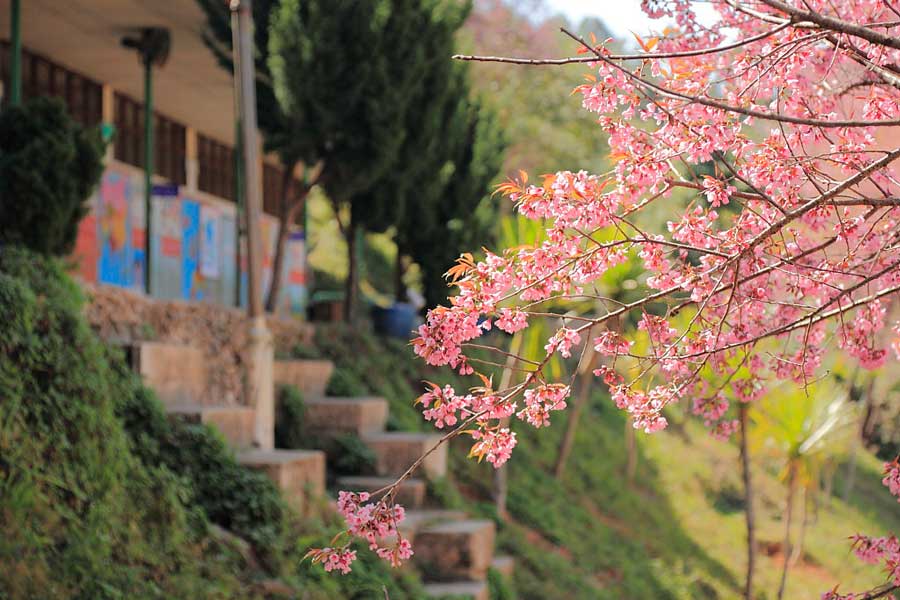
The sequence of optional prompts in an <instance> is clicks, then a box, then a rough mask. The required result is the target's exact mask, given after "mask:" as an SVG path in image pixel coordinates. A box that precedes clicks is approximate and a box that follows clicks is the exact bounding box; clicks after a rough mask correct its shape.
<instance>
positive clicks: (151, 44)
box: [122, 27, 172, 296]
mask: <svg viewBox="0 0 900 600" xmlns="http://www.w3.org/2000/svg"><path fill="white" fill-rule="evenodd" d="M122 45H123V46H125V47H126V48H131V49H132V50H136V51H137V53H138V59H139V60H140V62H141V64H142V65H143V67H144V290H145V291H146V292H147V295H148V296H149V295H150V239H151V231H150V220H151V215H152V206H151V201H152V198H153V67H154V66H157V67H161V66H163V65H164V64H166V61H167V60H168V59H169V52H170V51H171V49H172V36H171V34H170V33H169V30H168V29H166V28H165V27H144V28H142V29H141V30H140V34H139V35H138V36H137V37H134V36H126V37H124V38H122Z"/></svg>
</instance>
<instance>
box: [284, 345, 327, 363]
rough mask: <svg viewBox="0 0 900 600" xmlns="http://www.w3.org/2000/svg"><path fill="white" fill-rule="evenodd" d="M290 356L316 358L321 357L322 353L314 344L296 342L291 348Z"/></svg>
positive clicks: (305, 358)
mask: <svg viewBox="0 0 900 600" xmlns="http://www.w3.org/2000/svg"><path fill="white" fill-rule="evenodd" d="M290 356H291V358H296V359H303V360H316V359H319V358H322V353H321V352H319V349H318V348H316V347H315V346H307V345H306V344H297V345H296V346H294V347H293V348H291V352H290Z"/></svg>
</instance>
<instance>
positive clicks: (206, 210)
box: [200, 205, 222, 279]
mask: <svg viewBox="0 0 900 600" xmlns="http://www.w3.org/2000/svg"><path fill="white" fill-rule="evenodd" d="M220 217H221V211H220V210H219V209H218V208H216V207H214V206H207V205H203V206H201V207H200V232H201V237H200V275H202V276H203V278H204V279H218V278H219V273H220V272H221V271H220V264H219V263H220V262H221V260H222V259H221V254H222V253H221V252H220V245H221V243H222V239H221V234H220V233H219V226H220V223H219V220H220Z"/></svg>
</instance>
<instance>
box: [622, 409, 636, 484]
mask: <svg viewBox="0 0 900 600" xmlns="http://www.w3.org/2000/svg"><path fill="white" fill-rule="evenodd" d="M625 449H626V451H627V453H628V459H627V462H626V463H625V481H627V482H628V483H631V482H633V481H634V476H635V474H637V436H636V435H635V433H634V424H633V423H632V421H631V418H630V417H629V418H626V419H625Z"/></svg>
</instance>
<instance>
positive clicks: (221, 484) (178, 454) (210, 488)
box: [118, 366, 288, 571]
mask: <svg viewBox="0 0 900 600" xmlns="http://www.w3.org/2000/svg"><path fill="white" fill-rule="evenodd" d="M121 368H123V369H124V368H125V367H124V366H122V367H121ZM124 398H125V401H123V402H120V404H119V406H118V413H119V416H120V418H121V419H122V421H123V423H124V425H125V429H126V431H127V432H128V433H129V435H130V437H131V439H132V440H133V447H134V452H135V453H136V454H137V455H138V456H139V457H140V459H141V461H142V462H143V463H144V464H160V465H163V466H165V467H166V468H167V469H169V470H170V471H172V472H173V473H175V474H176V475H178V476H179V477H181V478H182V479H183V480H184V481H185V482H187V483H188V484H189V486H190V489H191V491H192V500H193V502H195V503H196V504H197V506H198V507H199V508H201V509H202V510H203V512H204V514H205V515H206V517H208V518H209V520H210V521H212V522H213V523H216V524H217V525H220V526H221V527H224V528H225V529H227V530H229V531H231V532H233V533H235V534H237V535H239V536H241V537H243V538H245V539H247V540H248V541H249V542H251V543H252V544H253V546H254V548H255V549H256V551H257V553H258V554H259V555H260V557H261V558H262V559H263V560H264V561H265V563H266V566H267V567H268V568H269V569H270V570H272V571H277V570H278V569H279V568H280V566H281V565H280V562H281V560H282V554H283V553H284V552H285V551H286V550H287V548H288V542H287V521H286V518H287V507H286V505H285V503H284V501H283V500H282V498H281V495H280V494H279V491H278V489H277V488H276V487H275V484H273V483H272V482H271V481H270V480H269V479H268V478H267V477H266V476H265V475H264V474H262V473H258V472H256V471H251V470H249V469H246V468H244V467H242V466H241V465H240V464H239V463H238V462H237V461H236V460H235V457H234V454H233V452H232V451H231V450H230V449H229V447H228V445H227V443H226V442H225V440H224V439H223V438H222V436H221V435H220V434H219V432H218V431H216V430H215V429H213V428H212V427H209V426H207V425H195V424H187V423H183V422H181V421H173V420H170V419H168V418H167V417H166V414H165V411H164V409H163V406H162V404H161V403H160V402H159V401H158V400H157V399H156V396H155V395H154V394H153V392H152V391H151V390H148V389H146V388H144V387H141V386H139V387H138V389H137V390H136V392H135V393H133V394H127V395H125V396H124Z"/></svg>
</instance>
